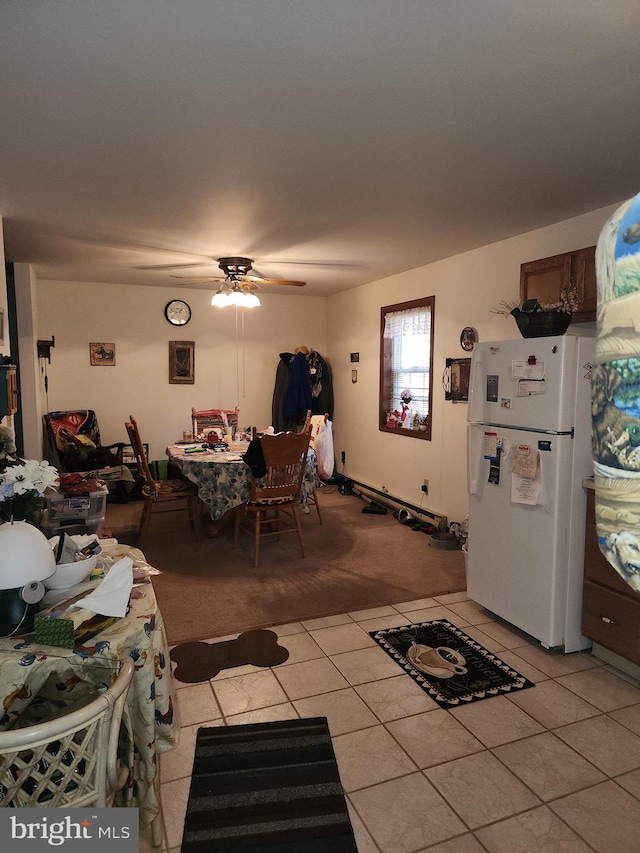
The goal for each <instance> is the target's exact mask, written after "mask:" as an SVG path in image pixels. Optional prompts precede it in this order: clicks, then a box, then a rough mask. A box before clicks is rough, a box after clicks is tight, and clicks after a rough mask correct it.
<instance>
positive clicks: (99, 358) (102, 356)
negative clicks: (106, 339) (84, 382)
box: [89, 342, 116, 367]
mask: <svg viewBox="0 0 640 853" xmlns="http://www.w3.org/2000/svg"><path fill="white" fill-rule="evenodd" d="M115 363H116V345H115V344H114V343H109V344H107V343H102V342H100V343H90V344H89V364H90V365H91V366H92V367H114V365H115Z"/></svg>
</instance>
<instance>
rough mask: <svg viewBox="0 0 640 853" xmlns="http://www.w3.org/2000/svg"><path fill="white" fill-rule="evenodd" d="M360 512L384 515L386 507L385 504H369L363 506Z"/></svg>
mask: <svg viewBox="0 0 640 853" xmlns="http://www.w3.org/2000/svg"><path fill="white" fill-rule="evenodd" d="M362 512H364V513H366V514H367V515H386V514H387V508H386V506H380V504H369V506H363V507H362Z"/></svg>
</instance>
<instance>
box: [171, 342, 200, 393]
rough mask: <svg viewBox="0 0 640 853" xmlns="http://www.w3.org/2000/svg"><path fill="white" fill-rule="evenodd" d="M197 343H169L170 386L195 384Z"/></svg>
mask: <svg viewBox="0 0 640 853" xmlns="http://www.w3.org/2000/svg"><path fill="white" fill-rule="evenodd" d="M195 349H196V343H195V341H169V384H170V385H193V384H194V383H195Z"/></svg>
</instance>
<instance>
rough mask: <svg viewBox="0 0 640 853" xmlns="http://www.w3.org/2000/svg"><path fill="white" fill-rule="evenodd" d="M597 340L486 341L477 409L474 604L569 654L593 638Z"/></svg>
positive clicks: (472, 399) (471, 464)
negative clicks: (589, 526) (591, 499)
mask: <svg viewBox="0 0 640 853" xmlns="http://www.w3.org/2000/svg"><path fill="white" fill-rule="evenodd" d="M594 359H595V339H594V338H587V337H578V336H575V335H561V336H553V337H542V338H527V339H525V338H521V339H519V340H514V341H495V342H489V343H477V344H476V345H475V347H474V351H473V357H472V363H471V376H470V387H469V405H468V420H469V423H468V435H467V440H468V445H467V465H468V488H469V538H468V557H467V590H468V594H469V597H470V598H472V599H473V600H474V601H477V602H478V603H479V604H482V605H483V606H484V607H486V608H487V609H488V610H490V611H492V612H493V613H495V614H497V615H498V616H500V617H502V618H503V619H505V620H506V621H507V622H509V623H511V624H512V625H515V626H516V627H518V628H520V629H521V630H523V631H525V632H526V633H527V634H530V635H532V636H533V637H535V638H537V639H538V640H539V641H540V643H541V644H542V645H543V646H545V647H547V648H553V647H563V649H564V651H565V652H573V651H577V650H578V649H582V648H587V647H588V646H589V645H590V641H589V640H587V639H586V638H585V637H583V636H582V632H581V622H582V619H581V612H582V580H583V560H584V532H585V516H586V494H585V490H584V487H583V480H584V478H585V477H590V476H591V474H592V473H593V463H592V455H591V368H592V366H593V363H594Z"/></svg>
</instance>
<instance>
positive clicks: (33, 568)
mask: <svg viewBox="0 0 640 853" xmlns="http://www.w3.org/2000/svg"><path fill="white" fill-rule="evenodd" d="M55 570H56V561H55V557H54V556H53V550H52V548H51V544H50V542H49V540H48V539H47V537H46V536H45V535H44V533H42V532H41V531H40V530H38V528H37V527H34V526H33V524H29V523H28V522H27V521H13V522H7V523H6V524H0V589H16V588H17V587H22V586H24V585H25V584H30V583H33V582H34V581H43V580H44V579H45V578H48V577H50V576H51V575H52V574H53V573H54V572H55Z"/></svg>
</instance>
